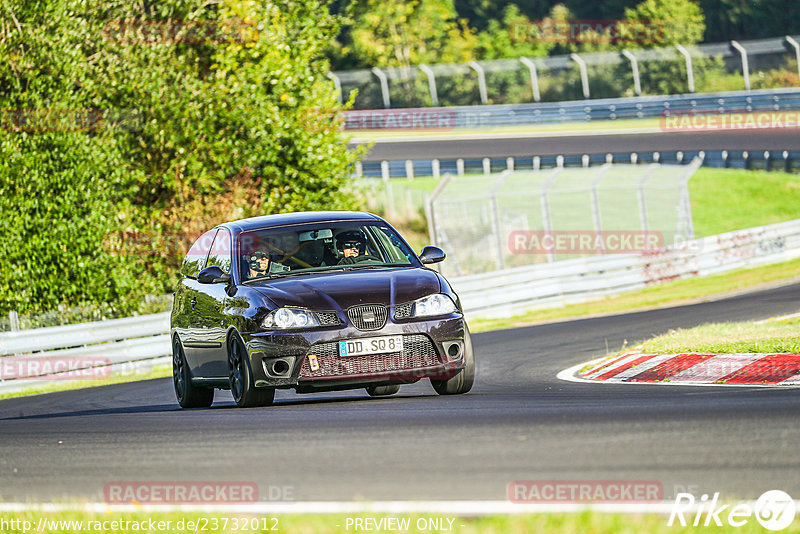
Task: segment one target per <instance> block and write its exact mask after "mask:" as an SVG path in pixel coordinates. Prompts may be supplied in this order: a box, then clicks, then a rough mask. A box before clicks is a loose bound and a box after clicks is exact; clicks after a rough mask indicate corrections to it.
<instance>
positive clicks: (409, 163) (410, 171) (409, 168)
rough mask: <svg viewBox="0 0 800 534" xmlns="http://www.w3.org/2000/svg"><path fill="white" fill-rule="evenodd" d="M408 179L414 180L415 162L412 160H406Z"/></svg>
mask: <svg viewBox="0 0 800 534" xmlns="http://www.w3.org/2000/svg"><path fill="white" fill-rule="evenodd" d="M406 178H408V179H409V180H413V179H414V162H413V161H411V160H410V159H407V160H406Z"/></svg>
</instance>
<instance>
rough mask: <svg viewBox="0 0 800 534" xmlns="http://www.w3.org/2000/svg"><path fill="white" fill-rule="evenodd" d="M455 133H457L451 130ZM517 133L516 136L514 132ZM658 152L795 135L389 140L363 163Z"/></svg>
mask: <svg viewBox="0 0 800 534" xmlns="http://www.w3.org/2000/svg"><path fill="white" fill-rule="evenodd" d="M453 133H454V134H458V131H454V132H453ZM515 135H519V134H515ZM653 150H660V151H662V152H670V151H678V150H729V151H730V150H749V151H762V152H763V151H764V150H771V151H774V150H778V151H781V150H800V135H797V132H796V131H793V130H786V129H783V130H781V129H764V130H759V131H758V132H753V131H752V130H751V131H747V130H744V131H742V130H738V131H711V132H701V133H699V132H653V133H633V134H632V133H628V134H625V133H604V134H601V135H598V134H594V135H591V133H590V132H589V133H586V134H574V135H561V134H559V135H556V136H547V135H542V134H535V133H534V134H530V135H529V136H528V137H509V138H506V139H503V140H502V142H498V140H497V139H458V140H446V139H436V137H435V136H430V137H428V138H424V140H423V141H416V142H409V141H389V140H382V141H381V142H380V143H375V145H373V147H372V148H371V149H370V151H369V153H368V154H367V155H366V156H365V157H364V158H363V160H364V161H380V160H404V159H434V158H438V159H453V158H478V157H492V158H497V157H508V156H514V157H531V156H552V155H559V154H563V155H573V154H605V153H617V152H652V151H653Z"/></svg>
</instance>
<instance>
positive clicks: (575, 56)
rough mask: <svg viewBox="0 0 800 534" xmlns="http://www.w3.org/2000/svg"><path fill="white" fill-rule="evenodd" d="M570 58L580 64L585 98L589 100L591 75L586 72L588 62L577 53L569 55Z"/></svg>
mask: <svg viewBox="0 0 800 534" xmlns="http://www.w3.org/2000/svg"><path fill="white" fill-rule="evenodd" d="M569 58H570V59H571V60H572V61H574V62H575V63H577V64H578V67H579V68H580V69H581V85H582V86H583V98H586V99H588V98H589V74H588V73H587V72H586V62H585V61H584V60H583V58H582V57H581V56H579V55H578V54H576V53H574V52H573V53H572V54H570V55H569Z"/></svg>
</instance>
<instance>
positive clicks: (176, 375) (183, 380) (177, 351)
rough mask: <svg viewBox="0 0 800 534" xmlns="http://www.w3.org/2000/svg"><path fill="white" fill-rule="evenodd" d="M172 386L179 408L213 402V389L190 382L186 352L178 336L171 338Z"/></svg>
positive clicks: (203, 406)
mask: <svg viewBox="0 0 800 534" xmlns="http://www.w3.org/2000/svg"><path fill="white" fill-rule="evenodd" d="M172 387H173V388H174V389H175V398H177V399H178V404H180V405H181V408H208V407H209V406H211V403H212V402H214V390H213V389H209V388H199V387H197V386H195V385H194V384H192V376H191V373H189V365H188V364H187V363H186V354H185V353H184V352H183V345H181V341H180V339H178V336H175V337H174V338H173V339H172Z"/></svg>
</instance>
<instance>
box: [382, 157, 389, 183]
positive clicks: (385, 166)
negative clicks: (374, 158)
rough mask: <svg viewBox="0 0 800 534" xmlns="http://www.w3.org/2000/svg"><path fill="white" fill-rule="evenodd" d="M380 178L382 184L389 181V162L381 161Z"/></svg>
mask: <svg viewBox="0 0 800 534" xmlns="http://www.w3.org/2000/svg"><path fill="white" fill-rule="evenodd" d="M381 178H383V181H384V182H388V181H389V162H388V161H386V160H383V161H381Z"/></svg>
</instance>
